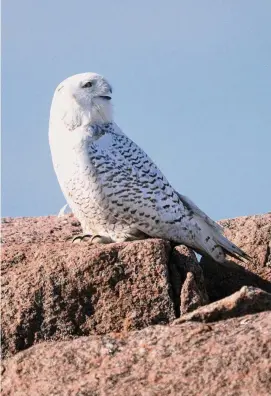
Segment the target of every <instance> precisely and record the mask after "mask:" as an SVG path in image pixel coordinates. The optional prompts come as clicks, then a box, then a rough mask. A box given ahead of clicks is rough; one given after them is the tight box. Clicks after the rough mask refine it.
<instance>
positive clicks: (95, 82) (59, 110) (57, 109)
mask: <svg viewBox="0 0 271 396" xmlns="http://www.w3.org/2000/svg"><path fill="white" fill-rule="evenodd" d="M111 98H112V87H111V85H110V84H109V83H108V82H107V81H106V79H105V78H104V77H103V76H101V75H99V74H96V73H81V74H76V75H74V76H71V77H69V78H67V79H66V80H64V81H62V82H61V83H60V84H59V85H58V87H57V89H56V90H55V94H54V98H53V103H52V108H51V115H52V112H53V113H54V114H53V115H54V117H58V116H59V117H61V118H62V120H63V121H64V122H65V124H66V125H67V126H69V129H74V128H76V127H78V126H80V125H91V124H95V123H104V122H106V123H107V122H111V121H112V103H111Z"/></svg>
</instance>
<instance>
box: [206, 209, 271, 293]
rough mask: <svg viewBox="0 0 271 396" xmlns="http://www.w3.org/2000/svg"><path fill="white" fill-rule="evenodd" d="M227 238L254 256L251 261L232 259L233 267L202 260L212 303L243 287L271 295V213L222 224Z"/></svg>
mask: <svg viewBox="0 0 271 396" xmlns="http://www.w3.org/2000/svg"><path fill="white" fill-rule="evenodd" d="M219 223H220V224H221V225H222V226H223V227H224V230H225V235H226V237H227V238H229V239H231V240H232V241H233V242H234V243H235V244H236V245H238V246H239V247H240V248H242V249H243V250H244V251H245V252H246V253H247V254H248V255H250V256H251V258H252V259H251V261H245V262H240V261H237V260H234V259H233V260H232V261H231V262H229V266H228V267H227V266H224V265H223V266H221V265H217V263H215V262H214V261H213V260H211V259H209V258H205V257H204V258H202V259H201V261H200V266H201V267H202V270H203V274H204V279H205V285H206V289H207V293H208V296H209V298H210V301H217V300H219V299H221V298H224V297H226V296H229V295H231V294H232V293H235V292H236V291H238V290H239V289H240V288H241V287H242V286H246V285H247V286H254V287H258V288H261V289H263V290H265V291H266V292H268V293H271V264H270V263H271V261H270V246H271V213H267V214H264V215H257V216H244V217H238V218H236V219H229V220H222V221H220V222H219Z"/></svg>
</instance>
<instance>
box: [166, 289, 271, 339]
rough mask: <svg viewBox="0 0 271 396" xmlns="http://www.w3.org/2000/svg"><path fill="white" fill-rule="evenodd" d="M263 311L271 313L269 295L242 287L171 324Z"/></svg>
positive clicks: (270, 297) (219, 318) (270, 295)
mask: <svg viewBox="0 0 271 396" xmlns="http://www.w3.org/2000/svg"><path fill="white" fill-rule="evenodd" d="M263 311H271V294H269V293H266V292H264V291H263V290H261V289H255V288H254V287H247V286H243V287H242V289H241V290H239V291H238V292H236V293H234V294H232V295H231V296H229V297H225V298H223V299H222V300H219V301H216V302H213V303H212V304H208V305H205V306H204V307H200V308H198V309H196V310H195V311H193V312H190V313H187V314H186V315H183V316H181V317H180V318H179V319H177V320H175V321H174V323H173V324H174V325H176V324H180V323H184V322H187V321H197V322H205V323H208V322H216V321H219V320H225V319H229V318H233V317H240V316H244V315H248V314H253V313H258V312H263ZM270 336H271V334H270Z"/></svg>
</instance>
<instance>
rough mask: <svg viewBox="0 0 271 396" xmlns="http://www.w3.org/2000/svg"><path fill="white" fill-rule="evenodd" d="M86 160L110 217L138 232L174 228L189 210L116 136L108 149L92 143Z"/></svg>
mask: <svg viewBox="0 0 271 396" xmlns="http://www.w3.org/2000/svg"><path fill="white" fill-rule="evenodd" d="M88 152H89V159H90V161H91V164H92V166H94V169H95V174H96V178H97V183H98V184H99V186H100V188H101V190H102V193H103V196H104V198H105V200H106V202H107V205H108V207H109V209H110V210H111V211H112V214H113V215H114V216H116V217H117V218H119V219H121V220H124V221H126V222H127V223H131V224H132V223H136V224H137V225H138V226H139V229H141V230H142V231H145V232H146V227H147V228H152V227H157V226H158V225H159V224H160V225H161V224H168V225H170V224H174V223H175V222H176V221H177V220H178V219H180V217H181V216H183V217H185V216H186V215H187V214H188V213H189V210H187V208H186V207H185V205H183V203H182V201H181V199H180V197H179V196H178V193H177V192H176V191H175V190H174V189H173V188H172V187H171V185H170V184H169V182H168V181H167V179H166V178H165V177H164V175H163V174H162V172H161V171H160V170H159V169H158V168H157V166H156V165H155V164H154V163H153V162H152V160H151V159H150V158H149V157H148V156H147V154H146V153H145V152H144V151H143V150H142V149H140V148H139V147H138V146H137V145H136V144H135V143H134V142H133V141H132V140H131V139H129V138H128V137H127V136H125V135H120V134H115V135H113V137H112V142H111V144H110V145H108V147H106V145H104V144H103V145H99V144H98V143H97V144H95V143H92V144H91V145H90V147H89V150H88Z"/></svg>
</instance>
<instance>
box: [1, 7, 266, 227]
mask: <svg viewBox="0 0 271 396" xmlns="http://www.w3.org/2000/svg"><path fill="white" fill-rule="evenodd" d="M3 3H4V4H3V13H2V40H3V46H2V56H3V59H2V216H43V215H48V214H55V213H57V212H58V211H59V209H60V208H61V207H62V206H63V205H64V204H65V200H64V197H63V195H62V193H61V191H60V188H59V186H58V183H57V180H56V177H55V174H54V171H53V167H52V164H51V158H50V151H49V145H48V119H49V110H50V104H51V99H52V95H53V92H54V89H55V88H56V86H57V85H58V83H59V82H60V81H62V80H63V79H65V78H66V77H68V76H70V75H72V74H76V73H80V72H85V71H93V72H97V73H100V74H103V75H104V76H106V77H107V78H108V79H109V81H110V82H111V83H112V85H113V88H114V107H115V118H116V121H117V123H118V124H119V125H120V126H121V127H122V128H123V130H124V131H125V133H126V134H128V135H129V136H130V137H131V138H132V139H133V140H134V141H136V142H137V143H138V144H139V145H140V146H141V147H142V148H143V149H144V150H145V151H146V152H147V153H148V154H149V155H150V156H151V157H152V159H153V160H154V161H155V162H156V163H157V164H158V166H159V167H160V168H161V170H162V171H163V173H164V174H165V175H166V176H167V178H168V179H169V181H170V182H171V183H172V184H173V185H174V187H175V188H176V189H177V190H178V191H179V192H181V193H182V194H185V195H188V196H189V197H190V198H191V199H192V200H194V201H195V203H197V204H198V205H199V206H200V207H201V208H202V209H203V210H205V211H206V212H207V213H208V214H209V215H211V216H212V217H213V218H214V219H220V218H228V217H235V216H240V215H248V214H256V213H264V212H267V211H270V209H271V176H270V174H271V158H270V157H271V24H270V17H271V1H270V0H260V1H255V0H238V1H236V0H224V1H222V0H221V1H219V0H212V1H210V0H204V1H202V0H194V1H191V0H185V1H182V0H169V1H160V0H148V1H146V0H137V1H124V0H114V1H113V0H103V1H102V0H101V1H91V0H76V1H75V0H73V1H69V0H57V1H56V0H46V1H37V0H23V1H22V0H7V1H4V2H3Z"/></svg>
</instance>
